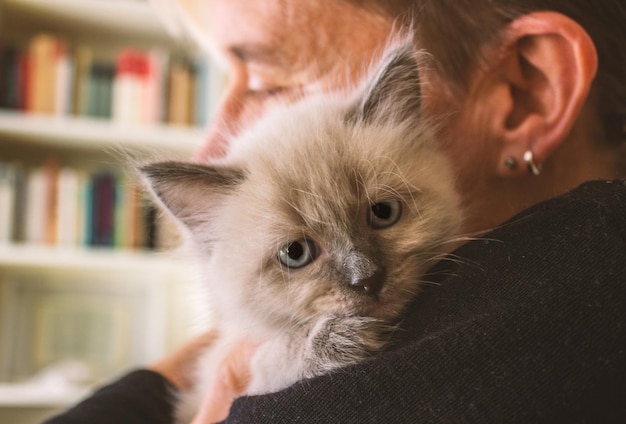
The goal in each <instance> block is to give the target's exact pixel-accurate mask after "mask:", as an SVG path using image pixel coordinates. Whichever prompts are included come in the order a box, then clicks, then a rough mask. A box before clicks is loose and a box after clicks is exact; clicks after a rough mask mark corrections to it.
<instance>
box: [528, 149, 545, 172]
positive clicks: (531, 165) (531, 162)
mask: <svg viewBox="0 0 626 424" xmlns="http://www.w3.org/2000/svg"><path fill="white" fill-rule="evenodd" d="M524 162H526V167H527V168H528V172H530V173H531V174H533V175H535V176H537V175H539V174H540V173H541V169H540V168H539V167H538V166H537V164H536V163H535V158H534V157H533V152H532V151H530V150H526V151H525V152H524Z"/></svg>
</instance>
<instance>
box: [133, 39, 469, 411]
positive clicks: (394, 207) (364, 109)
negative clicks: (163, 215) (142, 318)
mask: <svg viewBox="0 0 626 424" xmlns="http://www.w3.org/2000/svg"><path fill="white" fill-rule="evenodd" d="M419 105H420V97H419V80H418V74H417V65H416V61H415V57H414V52H413V50H412V48H411V47H410V45H408V44H407V43H405V44H402V45H401V46H399V47H395V48H391V49H389V51H388V52H387V53H386V54H385V55H384V57H383V59H382V61H381V63H380V64H379V65H378V67H377V69H376V70H375V72H374V74H373V75H372V76H371V78H370V80H369V81H368V82H366V83H365V84H364V86H363V87H361V88H360V89H359V90H358V93H357V95H356V96H351V97H349V96H345V95H344V96H340V95H328V94H326V95H320V96H315V97H312V98H309V99H305V100H303V101H301V102H299V103H297V104H294V105H290V106H285V107H279V108H277V109H276V110H274V111H273V112H272V113H270V114H269V116H267V117H265V118H264V119H262V120H260V121H259V122H258V123H257V124H255V125H253V126H252V128H250V129H249V130H248V131H246V132H245V133H244V134H242V135H241V136H239V137H238V138H237V139H236V140H235V141H233V143H232V151H231V152H230V154H229V155H228V157H227V158H225V159H219V160H217V159H216V160H215V161H213V162H212V163H210V164H206V165H200V164H191V163H179V162H164V163H155V164H150V165H147V166H144V167H142V169H141V172H142V173H143V176H144V178H145V179H146V181H147V183H148V185H149V186H150V188H151V190H152V192H153V194H154V195H155V196H156V198H157V199H159V201H160V203H161V204H162V206H164V208H165V209H166V210H168V211H169V212H170V213H171V214H173V215H174V216H175V217H176V218H177V219H178V221H179V222H180V223H182V225H183V226H184V228H186V229H187V230H188V231H187V233H188V235H189V238H190V240H191V241H192V242H193V243H194V244H195V246H196V247H195V249H196V250H197V251H198V252H199V254H200V257H201V261H202V266H203V268H204V282H203V283H204V284H205V285H206V286H208V287H210V289H211V291H210V292H211V294H212V295H213V298H214V306H215V307H216V308H217V310H218V314H217V315H218V324H217V326H218V329H219V334H220V338H219V340H218V341H217V342H216V343H215V344H214V345H213V346H212V347H211V348H210V349H209V350H208V351H207V352H206V354H205V355H204V357H203V358H202V359H201V361H200V364H199V370H198V375H197V378H198V389H197V392H196V394H195V395H194V396H193V397H190V398H187V399H184V400H183V406H182V407H181V408H180V410H179V422H184V421H185V420H187V421H188V420H189V419H190V417H191V415H192V414H193V412H194V411H195V409H196V408H197V406H198V403H199V399H200V397H201V395H202V393H203V392H204V390H205V388H206V387H207V384H208V382H210V381H211V380H212V378H213V374H214V372H215V366H216V364H218V363H219V362H220V360H221V359H222V358H223V357H224V356H225V355H226V354H227V353H228V352H229V351H230V349H231V348H232V346H234V345H236V344H237V342H238V341H241V340H267V342H265V343H264V344H262V345H261V347H260V348H259V349H258V351H257V353H256V354H255V355H254V357H253V360H252V363H251V371H252V381H251V384H250V387H249V389H248V393H250V394H257V393H263V392H269V391H275V390H279V389H282V388H284V387H286V386H289V385H291V384H293V383H294V382H296V381H297V380H300V379H302V378H307V377H312V376H315V375H319V374H323V373H326V372H329V371H331V370H333V369H335V368H337V367H342V366H346V365H349V364H353V363H356V362H358V361H362V360H364V359H366V358H368V357H369V356H371V355H372V354H374V353H376V352H377V351H380V350H381V349H383V348H384V347H385V344H386V343H387V341H388V339H389V329H390V328H392V326H393V324H395V323H396V322H397V320H398V318H399V316H400V314H401V313H402V311H403V309H404V308H405V306H406V305H407V304H408V303H409V302H410V301H411V300H412V299H413V298H414V296H415V295H416V293H417V292H418V291H419V288H420V280H421V278H422V276H423V274H424V272H425V271H426V270H427V269H428V268H429V267H430V266H431V265H433V263H434V262H435V261H436V260H438V258H440V257H441V255H442V253H444V252H445V251H446V250H447V249H446V244H445V241H446V240H449V239H450V238H451V237H452V236H453V235H454V234H455V233H456V231H458V224H459V222H460V219H461V218H460V212H459V202H458V198H457V195H456V193H455V191H454V189H453V182H452V177H451V173H450V171H449V166H448V163H447V161H446V160H445V159H444V157H443V155H442V154H441V153H440V152H439V151H438V150H437V148H436V145H435V143H434V141H433V140H432V137H431V134H430V132H429V129H428V126H427V125H425V124H424V123H423V122H420V119H419ZM373 205H378V206H373ZM398 205H399V206H400V208H398ZM399 209H401V210H400V212H401V215H400V217H399V219H398V220H397V222H393V221H394V219H395V218H394V216H393V215H394V213H395V212H397V211H398V210H399ZM374 212H377V213H378V215H380V216H381V217H382V218H377V217H376V214H375V213H374ZM304 240H309V241H310V242H312V243H313V244H314V246H315V248H316V251H317V255H316V257H315V258H314V260H313V261H312V262H311V263H309V264H308V265H305V266H302V267H300V268H289V267H287V266H285V265H283V264H281V262H280V261H279V251H281V249H283V248H284V247H285V246H288V245H289V244H290V243H292V242H294V241H300V242H301V244H300V247H306V246H307V245H306V242H305V241H304ZM297 247H298V246H294V245H292V247H291V250H290V254H292V255H293V256H294V257H295V258H296V259H301V258H302V257H298V253H299V252H298V251H297V249H296V248H297ZM283 253H286V252H285V251H283ZM283 259H288V258H287V257H286V256H285V255H283Z"/></svg>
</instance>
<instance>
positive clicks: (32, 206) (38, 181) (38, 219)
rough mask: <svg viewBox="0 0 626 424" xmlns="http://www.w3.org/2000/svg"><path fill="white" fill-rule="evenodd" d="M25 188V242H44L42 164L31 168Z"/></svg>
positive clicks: (44, 186) (44, 215) (44, 204)
mask: <svg viewBox="0 0 626 424" xmlns="http://www.w3.org/2000/svg"><path fill="white" fill-rule="evenodd" d="M26 184H27V189H26V194H27V198H26V223H25V224H26V225H25V228H26V237H25V239H26V242H28V243H31V244H44V242H45V240H46V172H45V169H44V167H43V166H38V167H35V168H33V169H31V170H30V171H29V172H28V176H27V182H26Z"/></svg>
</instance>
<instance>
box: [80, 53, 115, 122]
mask: <svg viewBox="0 0 626 424" xmlns="http://www.w3.org/2000/svg"><path fill="white" fill-rule="evenodd" d="M114 75H115V69H114V66H113V64H112V63H108V62H101V61H99V62H93V63H92V64H91V66H90V69H89V77H88V83H87V110H86V114H87V115H88V116H91V117H94V118H110V117H111V113H112V100H113V79H114Z"/></svg>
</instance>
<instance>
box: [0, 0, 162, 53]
mask: <svg viewBox="0 0 626 424" xmlns="http://www.w3.org/2000/svg"><path fill="white" fill-rule="evenodd" d="M2 3H4V7H5V8H6V9H7V10H9V11H10V12H11V13H12V14H13V15H15V14H18V15H19V16H27V17H28V19H30V20H33V21H46V22H63V24H64V25H65V26H66V28H68V29H73V30H75V31H81V32H82V31H84V30H86V31H89V32H94V31H106V32H109V33H111V34H116V37H121V36H125V37H130V38H138V39H145V40H154V41H156V42H158V43H164V42H165V43H167V42H168V41H171V36H170V35H169V34H168V33H167V31H166V28H165V26H164V25H163V23H162V22H161V20H160V18H159V16H158V15H157V13H155V11H154V8H153V7H152V5H151V4H150V2H149V1H147V0H2Z"/></svg>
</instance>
